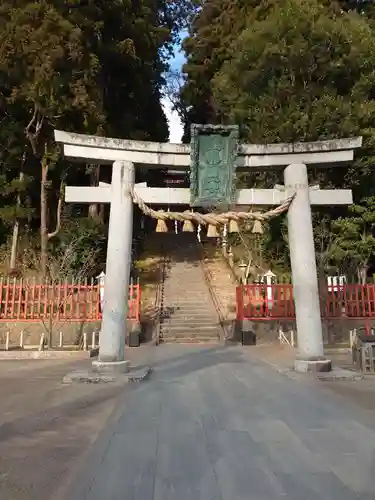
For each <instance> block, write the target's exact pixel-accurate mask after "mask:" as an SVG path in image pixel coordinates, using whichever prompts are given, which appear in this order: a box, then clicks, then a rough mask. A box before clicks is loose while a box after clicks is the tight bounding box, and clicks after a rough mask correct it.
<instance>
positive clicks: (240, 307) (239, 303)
mask: <svg viewBox="0 0 375 500" xmlns="http://www.w3.org/2000/svg"><path fill="white" fill-rule="evenodd" d="M244 291H245V288H244V285H240V286H237V288H236V299H237V300H236V309H237V311H236V313H237V314H236V315H237V319H238V320H243V319H244V304H243V295H244Z"/></svg>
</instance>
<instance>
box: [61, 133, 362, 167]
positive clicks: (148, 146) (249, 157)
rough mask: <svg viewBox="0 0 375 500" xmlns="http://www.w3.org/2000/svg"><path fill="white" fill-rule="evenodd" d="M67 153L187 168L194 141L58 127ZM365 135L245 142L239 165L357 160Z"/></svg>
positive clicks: (76, 157) (74, 156) (95, 159)
mask: <svg viewBox="0 0 375 500" xmlns="http://www.w3.org/2000/svg"><path fill="white" fill-rule="evenodd" d="M55 140H56V142H58V143H61V144H63V152H64V155H65V156H66V157H68V158H70V159H73V160H77V161H82V160H83V161H84V160H87V161H89V162H90V163H97V164H106V163H113V162H114V161H118V160H128V161H131V162H133V163H134V164H136V165H141V166H147V167H154V168H163V167H174V168H176V169H179V170H186V169H187V168H188V167H189V166H190V145H189V144H171V143H162V142H148V141H133V140H126V139H111V138H105V137H97V136H92V135H84V134H74V133H70V132H64V131H61V130H55ZM361 145H362V137H354V138H349V139H334V140H329V141H317V142H298V143H291V144H266V145H261V144H241V145H240V147H239V154H238V168H240V169H241V168H242V169H243V168H246V169H249V168H251V169H254V170H262V169H268V168H275V167H285V166H287V165H290V164H295V163H304V164H306V165H322V164H326V165H332V164H335V163H341V162H348V161H351V160H353V157H354V149H357V148H360V147H361Z"/></svg>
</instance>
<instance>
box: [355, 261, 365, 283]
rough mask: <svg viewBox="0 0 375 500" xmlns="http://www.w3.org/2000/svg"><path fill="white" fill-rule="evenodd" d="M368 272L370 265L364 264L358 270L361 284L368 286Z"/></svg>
mask: <svg viewBox="0 0 375 500" xmlns="http://www.w3.org/2000/svg"><path fill="white" fill-rule="evenodd" d="M367 271H368V265H367V264H364V265H362V266H361V267H359V268H358V271H357V273H358V279H359V283H360V284H361V285H366V281H367Z"/></svg>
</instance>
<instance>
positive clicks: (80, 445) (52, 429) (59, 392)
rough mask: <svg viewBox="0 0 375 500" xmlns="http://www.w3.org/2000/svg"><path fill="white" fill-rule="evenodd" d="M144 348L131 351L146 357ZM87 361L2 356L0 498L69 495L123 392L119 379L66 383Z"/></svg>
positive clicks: (136, 357)
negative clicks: (6, 358) (5, 358)
mask: <svg viewBox="0 0 375 500" xmlns="http://www.w3.org/2000/svg"><path fill="white" fill-rule="evenodd" d="M146 351H147V349H143V348H141V349H135V350H131V351H129V352H130V354H131V356H130V357H131V358H132V359H133V362H135V363H142V362H145V361H146V360H147V352H146ZM85 365H87V366H88V365H90V361H83V362H82V361H78V362H77V361H75V362H72V361H71V360H66V359H65V360H22V361H1V362H0V379H1V384H0V500H51V499H52V498H53V499H54V500H60V498H65V491H66V489H69V485H70V478H71V477H74V476H75V474H76V470H77V468H79V464H80V463H81V462H82V460H84V459H85V453H86V452H87V451H88V449H89V448H90V446H91V445H92V444H93V443H94V442H95V441H96V439H97V437H98V434H100V432H101V431H102V429H103V427H105V425H106V423H107V422H108V419H110V418H113V417H115V415H116V412H115V410H116V403H117V400H118V396H119V394H122V393H123V392H124V387H123V386H119V385H116V384H111V385H110V386H103V385H98V384H75V385H63V384H62V378H63V376H64V375H65V374H66V373H67V372H69V371H72V370H74V369H77V368H82V366H85ZM126 390H127V388H125V392H126Z"/></svg>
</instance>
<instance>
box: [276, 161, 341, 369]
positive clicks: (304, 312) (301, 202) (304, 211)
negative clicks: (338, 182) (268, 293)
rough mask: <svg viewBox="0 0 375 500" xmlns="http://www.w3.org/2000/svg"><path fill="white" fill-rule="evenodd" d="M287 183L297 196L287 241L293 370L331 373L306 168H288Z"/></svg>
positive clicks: (290, 217) (292, 204) (298, 166)
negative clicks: (295, 351)
mask: <svg viewBox="0 0 375 500" xmlns="http://www.w3.org/2000/svg"><path fill="white" fill-rule="evenodd" d="M284 182H285V188H286V189H287V190H288V191H294V192H295V193H296V195H295V198H294V200H293V202H292V203H291V206H290V207H289V211H288V240H289V251H290V262H291V268H292V281H293V292H294V302H295V309H296V323H297V338H298V351H299V352H298V355H297V357H296V359H295V362H294V368H295V370H296V371H300V372H307V371H330V370H331V369H332V363H331V361H330V360H328V359H326V358H325V357H324V347H323V331H322V320H321V314H320V300H319V288H318V275H317V269H316V260H315V247H314V235H313V225H312V218H311V203H310V190H309V184H308V177H307V167H306V165H304V164H294V165H289V166H288V167H287V168H286V169H285V170H284Z"/></svg>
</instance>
